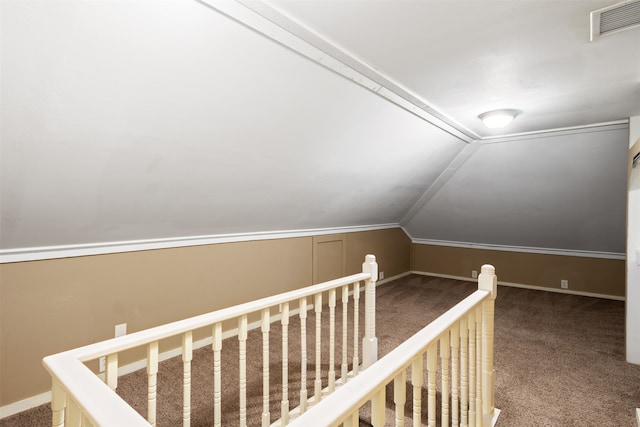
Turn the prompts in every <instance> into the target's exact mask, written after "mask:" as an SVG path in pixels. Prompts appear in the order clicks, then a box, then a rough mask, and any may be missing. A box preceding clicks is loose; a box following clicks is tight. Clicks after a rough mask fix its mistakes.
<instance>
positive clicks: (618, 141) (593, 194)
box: [405, 125, 629, 253]
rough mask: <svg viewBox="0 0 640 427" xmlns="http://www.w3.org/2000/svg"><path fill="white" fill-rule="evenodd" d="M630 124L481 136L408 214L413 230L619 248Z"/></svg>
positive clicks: (467, 238)
mask: <svg viewBox="0 0 640 427" xmlns="http://www.w3.org/2000/svg"><path fill="white" fill-rule="evenodd" d="M628 141H629V139H628V126H627V125H614V126H603V127H596V128H590V129H584V130H581V131H570V132H557V133H551V134H540V135H537V136H528V137H520V138H505V139H502V140H494V141H487V142H482V143H480V144H481V145H480V146H479V147H478V149H477V150H476V151H475V153H474V154H473V155H472V156H471V157H470V158H469V160H467V161H466V163H464V164H463V165H462V166H461V167H460V168H459V169H458V171H457V172H456V173H455V174H454V175H453V176H452V177H451V178H450V179H449V180H448V181H447V182H446V184H445V185H444V186H443V187H442V188H441V189H440V191H439V192H438V193H436V194H435V195H434V196H433V197H432V198H431V199H430V200H428V201H427V202H426V204H424V205H423V206H422V208H421V209H420V210H418V211H417V213H416V214H415V215H414V216H413V217H412V218H410V219H408V221H407V222H406V225H405V228H406V229H407V230H408V231H409V233H410V234H411V236H413V237H414V238H422V239H435V240H447V241H457V242H470V243H484V244H498V245H507V246H525V247H537V248H555V249H573V250H584V251H601V252H614V253H624V252H625V246H624V245H625V223H626V220H625V218H626V179H627V177H626V167H625V165H626V156H627V149H628Z"/></svg>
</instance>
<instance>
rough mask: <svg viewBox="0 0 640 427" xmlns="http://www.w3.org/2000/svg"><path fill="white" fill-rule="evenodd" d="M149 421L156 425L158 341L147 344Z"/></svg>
mask: <svg viewBox="0 0 640 427" xmlns="http://www.w3.org/2000/svg"><path fill="white" fill-rule="evenodd" d="M147 377H148V391H147V421H148V422H149V424H151V425H152V426H155V425H156V404H157V392H158V390H157V387H158V341H155V342H152V343H150V344H149V345H148V346H147Z"/></svg>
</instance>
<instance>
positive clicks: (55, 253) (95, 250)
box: [0, 224, 400, 264]
mask: <svg viewBox="0 0 640 427" xmlns="http://www.w3.org/2000/svg"><path fill="white" fill-rule="evenodd" d="M399 227H400V225H399V224H374V225H357V226H346V227H331V228H311V229H306V230H279V231H264V232H255V233H234V234H214V235H209V236H190V237H170V238H166V239H146V240H130V241H121V242H105V243H89V244H77V245H61V246H43V247H35V248H25V249H3V250H0V264H5V263H10V262H23V261H39V260H44V259H57V258H70V257H78V256H88V255H104V254H113V253H121V252H136V251H146V250H153V249H170V248H181V247H185V246H200V245H213V244H217V243H235V242H248V241H256V240H275V239H290V238H294V237H309V236H321V235H326V234H341V233H356V232H361V231H374V230H385V229H389V228H399Z"/></svg>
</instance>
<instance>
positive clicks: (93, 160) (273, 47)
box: [0, 0, 640, 252]
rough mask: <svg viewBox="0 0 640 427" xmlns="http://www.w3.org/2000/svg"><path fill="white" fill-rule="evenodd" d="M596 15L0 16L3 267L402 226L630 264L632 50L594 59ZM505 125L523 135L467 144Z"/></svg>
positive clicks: (11, 10)
mask: <svg viewBox="0 0 640 427" xmlns="http://www.w3.org/2000/svg"><path fill="white" fill-rule="evenodd" d="M550 3H553V6H551V5H550ZM611 3H612V2H610V1H581V2H562V1H560V2H546V1H513V2H503V1H469V2H445V1H442V2H434V1H423V2H419V1H418V2H415V1H414V2H403V1H393V2H391V1H389V2H378V1H360V2H352V1H333V2H326V1H305V2H288V1H284V2H274V3H270V4H265V3H261V2H260V3H258V2H245V1H242V2H235V1H234V2H231V1H226V2H214V1H206V2H197V1H195V0H194V1H168V2H147V1H131V2H119V1H114V2H86V1H46V2H45V1H43V2H34V1H3V2H2V4H1V5H0V7H1V14H0V19H1V24H2V28H1V32H2V34H1V36H2V39H1V43H2V74H1V76H0V78H1V91H2V93H1V94H2V103H1V105H0V114H1V120H2V129H1V132H2V134H1V136H2V141H1V143H2V146H1V152H0V154H1V157H0V166H1V171H0V174H1V179H2V181H1V183H0V185H1V193H0V196H1V198H0V203H1V206H0V208H1V218H0V219H1V221H0V248H1V249H2V250H3V251H5V252H11V251H15V250H21V249H27V248H38V247H48V246H61V245H81V244H99V243H108V242H116V241H134V240H146V239H168V238H183V237H191V236H212V235H220V234H228V233H257V232H269V231H277V230H301V229H318V228H331V227H349V226H362V225H378V224H399V223H401V224H402V225H403V226H405V228H406V229H407V230H408V232H409V233H410V234H411V235H412V237H414V238H422V239H437V240H448V241H461V242H476V243H492V244H504V245H517V246H535V247H547V248H562V249H575V250H592V251H604V252H624V215H625V214H624V212H625V211H624V204H625V197H626V193H625V187H624V185H625V179H626V175H625V171H624V167H625V166H624V165H625V159H626V148H627V143H628V137H627V133H626V132H627V130H626V129H627V127H626V124H625V122H624V120H626V119H627V118H628V117H630V116H638V115H640V55H637V52H638V49H639V46H640V30H638V29H635V30H628V31H626V32H623V33H619V34H615V35H611V36H607V37H603V38H602V39H599V40H597V41H596V42H589V36H588V34H589V29H588V12H589V11H590V10H593V9H596V8H599V7H603V6H606V5H608V4H611ZM634 52H635V53H636V54H635V55H634ZM503 107H509V108H517V109H520V110H522V114H521V115H520V116H519V117H518V118H517V119H516V121H515V122H514V123H513V127H511V128H510V129H509V131H508V132H509V133H521V132H528V133H529V134H527V135H521V136H512V137H503V138H496V136H499V135H497V134H496V133H490V132H488V131H486V130H485V129H483V128H482V127H481V124H480V122H479V120H478V119H477V115H478V114H479V113H480V112H482V111H485V110H489V109H493V108H503ZM603 122H613V123H608V124H607V125H604V126H595V127H586V128H579V129H571V130H564V131H562V132H551V133H531V132H535V131H541V130H548V129H555V128H565V127H576V126H578V127H582V126H585V125H591V124H595V123H603ZM503 133H504V132H503ZM476 226H477V227H476ZM478 230H482V231H478Z"/></svg>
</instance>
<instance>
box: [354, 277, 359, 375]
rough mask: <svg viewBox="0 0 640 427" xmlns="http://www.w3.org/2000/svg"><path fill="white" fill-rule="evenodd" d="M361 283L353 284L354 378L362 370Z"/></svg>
mask: <svg viewBox="0 0 640 427" xmlns="http://www.w3.org/2000/svg"><path fill="white" fill-rule="evenodd" d="M359 343H360V282H355V283H354V284H353V376H354V377H355V376H356V375H358V371H359V368H360V349H359V348H358V344H359Z"/></svg>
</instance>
